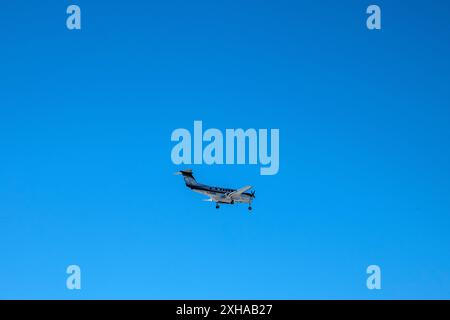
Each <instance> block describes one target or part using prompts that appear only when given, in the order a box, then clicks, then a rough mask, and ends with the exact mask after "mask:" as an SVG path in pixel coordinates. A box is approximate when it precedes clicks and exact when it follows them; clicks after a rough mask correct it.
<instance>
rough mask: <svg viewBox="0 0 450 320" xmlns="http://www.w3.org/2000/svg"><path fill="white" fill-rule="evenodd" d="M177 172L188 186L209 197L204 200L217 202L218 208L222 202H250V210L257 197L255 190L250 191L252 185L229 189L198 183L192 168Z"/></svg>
mask: <svg viewBox="0 0 450 320" xmlns="http://www.w3.org/2000/svg"><path fill="white" fill-rule="evenodd" d="M175 174H181V175H183V178H184V182H185V183H186V186H187V187H188V188H190V189H191V190H192V191H195V192H198V193H201V194H204V195H206V196H208V197H209V199H205V200H203V201H209V202H215V203H216V209H219V208H220V204H221V203H224V204H234V203H248V210H252V201H253V199H255V191H252V192H251V193H248V192H246V191H248V190H250V189H251V188H252V186H245V187H242V188H240V189H237V190H236V189H227V188H221V187H211V186H207V185H205V184H200V183H197V181H196V180H195V178H194V176H193V175H192V170H191V169H187V170H182V171H178V172H175Z"/></svg>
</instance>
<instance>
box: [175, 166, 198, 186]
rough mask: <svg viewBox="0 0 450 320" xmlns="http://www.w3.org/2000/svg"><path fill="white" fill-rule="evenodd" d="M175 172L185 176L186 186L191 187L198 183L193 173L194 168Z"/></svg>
mask: <svg viewBox="0 0 450 320" xmlns="http://www.w3.org/2000/svg"><path fill="white" fill-rule="evenodd" d="M175 174H181V175H182V176H183V178H184V182H185V183H186V186H188V187H191V186H195V185H197V184H198V183H197V181H196V180H195V178H194V176H193V175H192V169H186V170H181V171H178V172H175Z"/></svg>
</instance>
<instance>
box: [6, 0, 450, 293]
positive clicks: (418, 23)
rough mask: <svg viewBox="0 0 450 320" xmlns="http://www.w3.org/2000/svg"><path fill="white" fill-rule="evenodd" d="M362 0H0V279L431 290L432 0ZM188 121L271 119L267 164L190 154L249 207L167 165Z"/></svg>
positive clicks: (163, 288)
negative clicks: (378, 283)
mask: <svg viewBox="0 0 450 320" xmlns="http://www.w3.org/2000/svg"><path fill="white" fill-rule="evenodd" d="M72 3H75V4H78V5H79V6H80V7H81V10H82V30H81V31H69V30H67V29H66V26H65V19H66V16H67V15H66V13H65V10H66V8H67V6H68V5H69V4H72ZM376 3H377V4H379V5H380V6H381V9H382V30H381V31H369V30H367V28H366V27H365V19H366V14H365V9H366V7H367V6H368V5H369V4H372V3H369V2H365V1H344V2H336V1H264V2H261V1H189V2H186V1H172V0H170V1H159V2H156V1H137V0H129V1H126V2H119V1H115V2H114V3H111V2H110V1H82V0H80V1H75V2H68V1H40V2H36V3H33V4H29V3H24V2H14V1H13V2H5V3H3V4H2V10H1V11H0V34H1V39H2V44H1V50H0V60H1V63H0V75H1V76H0V298H3V299H5V298H7V299H10V298H26V299H34V298H43V299H49V298H57V299H80V298H84V299H95V298H112V299H227V298H235V299H396V298H400V299H418V298H424V299H433V298H440V299H442V298H445V299H448V298H450V255H449V254H448V252H449V246H450V234H449V232H448V231H449V228H450V197H449V194H450V171H449V163H450V148H449V141H450V140H449V139H450V126H449V124H450V123H449V122H450V110H449V108H450V90H448V88H449V83H450V62H449V59H448V57H449V56H450V47H449V42H448V39H449V31H450V25H449V24H450V5H449V4H448V2H447V1H433V2H431V3H430V2H424V1H407V2H403V3H400V2H399V1H377V2H376ZM194 120H202V121H203V125H204V127H205V128H218V129H221V130H225V129H226V128H256V129H258V128H279V129H280V171H279V173H278V174H277V175H275V176H260V175H259V166H249V165H244V166H238V165H235V166H207V165H203V166H198V165H197V166H191V167H192V168H193V169H194V172H195V174H196V177H197V179H198V180H199V181H200V182H204V183H210V184H214V185H223V186H229V187H240V186H242V185H246V184H251V185H253V186H254V187H255V189H256V194H257V198H256V201H255V203H254V210H253V212H252V214H249V213H248V211H247V208H246V206H245V205H243V206H223V207H222V208H221V209H220V210H216V209H214V207H213V205H211V204H209V203H204V202H202V201H201V199H202V196H200V195H198V194H194V193H192V192H190V191H189V190H188V189H186V188H185V186H184V185H183V182H182V181H181V178H180V177H176V176H173V175H172V173H173V172H174V171H176V170H179V169H181V168H183V167H178V166H175V165H173V164H172V162H171V158H170V152H171V148H172V147H173V145H174V143H172V142H171V141H170V135H171V132H172V131H173V130H174V129H176V128H188V129H190V130H192V128H193V122H194ZM70 264H77V265H79V266H80V267H81V270H82V290H80V291H69V290H67V289H66V287H65V282H66V274H65V269H66V267H67V266H68V265H70ZM371 264H377V265H379V266H380V267H381V268H382V290H380V291H369V290H368V289H367V288H366V286H365V284H366V277H367V275H366V273H365V270H366V267H367V266H368V265H371Z"/></svg>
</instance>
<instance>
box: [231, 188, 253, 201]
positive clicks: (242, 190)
mask: <svg viewBox="0 0 450 320" xmlns="http://www.w3.org/2000/svg"><path fill="white" fill-rule="evenodd" d="M251 188H252V186H245V187H242V188H240V189H238V190H236V191H233V192H230V193H227V194H226V196H227V197H228V198H233V197H236V196H240V195H241V194H242V193H244V192H245V191H247V190H250V189H251Z"/></svg>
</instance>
